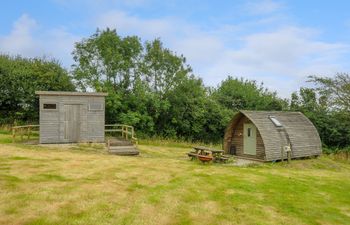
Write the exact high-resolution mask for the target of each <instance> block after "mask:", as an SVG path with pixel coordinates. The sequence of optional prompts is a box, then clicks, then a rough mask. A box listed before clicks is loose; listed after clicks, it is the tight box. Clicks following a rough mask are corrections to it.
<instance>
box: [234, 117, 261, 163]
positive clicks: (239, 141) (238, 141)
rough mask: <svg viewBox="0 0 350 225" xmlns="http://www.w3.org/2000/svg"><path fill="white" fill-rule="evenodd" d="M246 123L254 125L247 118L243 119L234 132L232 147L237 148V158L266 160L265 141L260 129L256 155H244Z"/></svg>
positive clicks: (257, 135) (257, 136)
mask: <svg viewBox="0 0 350 225" xmlns="http://www.w3.org/2000/svg"><path fill="white" fill-rule="evenodd" d="M244 123H252V121H250V120H249V119H248V118H247V117H242V118H241V119H240V120H239V122H238V124H237V125H236V126H235V128H234V130H233V138H232V142H231V145H232V146H235V148H236V155H237V156H243V157H247V158H254V159H262V160H264V159H265V147H264V143H263V140H262V138H261V135H260V132H259V130H258V129H256V131H257V134H256V155H248V154H244V151H243V125H244Z"/></svg>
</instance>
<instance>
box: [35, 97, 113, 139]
mask: <svg viewBox="0 0 350 225" xmlns="http://www.w3.org/2000/svg"><path fill="white" fill-rule="evenodd" d="M35 93H36V94H37V95H39V102H40V104H39V107H40V110H39V112H40V116H39V117H40V143H74V142H104V138H105V133H104V129H105V96H107V93H87V92H86V93H84V92H60V91H37V92H35Z"/></svg>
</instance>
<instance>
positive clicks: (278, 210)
mask: <svg viewBox="0 0 350 225" xmlns="http://www.w3.org/2000/svg"><path fill="white" fill-rule="evenodd" d="M8 138H9V135H8V134H6V133H0V143H1V144H0V224H350V191H349V190H350V164H349V163H347V162H341V161H335V160H332V159H330V158H328V157H321V158H319V159H311V160H298V161H293V162H292V164H290V165H286V164H280V163H277V164H264V165H259V166H250V167H234V166H232V165H229V164H227V165H216V164H214V165H202V164H201V163H199V162H192V161H189V160H188V159H187V156H186V155H185V153H186V152H187V151H189V148H183V147H166V146H152V145H140V146H139V149H140V150H141V156H139V157H120V156H111V155H107V154H105V153H104V151H103V150H102V149H101V148H100V147H94V146H92V147H89V146H84V145H83V146H79V147H71V148H48V147H34V146H24V145H21V144H12V143H9V141H8V140H9V139H8Z"/></svg>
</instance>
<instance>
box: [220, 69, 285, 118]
mask: <svg viewBox="0 0 350 225" xmlns="http://www.w3.org/2000/svg"><path fill="white" fill-rule="evenodd" d="M213 97H214V98H215V99H216V100H217V101H218V102H219V103H220V104H221V105H223V106H224V107H226V108H228V109H232V110H234V111H237V110H240V109H249V110H282V109H283V108H284V107H285V102H284V101H283V100H281V99H280V98H278V97H277V94H276V93H275V92H270V91H269V90H268V89H266V88H264V87H263V84H260V85H258V84H257V83H256V81H253V80H244V79H243V78H241V79H238V78H233V77H231V76H229V77H228V78H227V79H226V80H224V81H222V82H221V84H220V85H219V87H218V88H217V89H215V90H214V91H213Z"/></svg>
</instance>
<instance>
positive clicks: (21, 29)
mask: <svg viewBox="0 0 350 225" xmlns="http://www.w3.org/2000/svg"><path fill="white" fill-rule="evenodd" d="M37 27H38V24H37V22H36V21H35V20H34V19H32V18H30V17H29V16H28V15H27V14H23V15H22V16H21V17H20V18H19V19H18V20H16V21H15V22H14V23H13V28H12V31H11V32H10V34H9V35H7V36H0V49H1V51H3V52H8V53H12V54H24V55H29V56H33V55H35V52H36V49H37V48H38V43H37V42H36V41H35V40H34V39H33V37H32V32H33V30H35V29H37Z"/></svg>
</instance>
